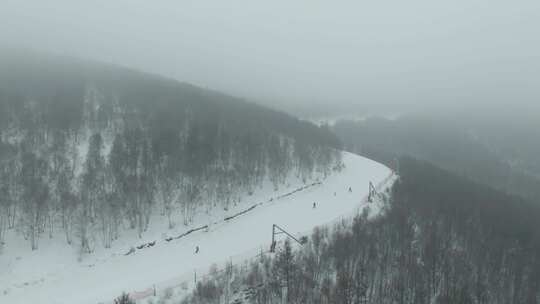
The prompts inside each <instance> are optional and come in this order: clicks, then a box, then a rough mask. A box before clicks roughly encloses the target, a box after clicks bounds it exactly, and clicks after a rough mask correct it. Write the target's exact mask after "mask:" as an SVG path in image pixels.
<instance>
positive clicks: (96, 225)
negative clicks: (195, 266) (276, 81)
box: [0, 53, 341, 252]
mask: <svg viewBox="0 0 540 304" xmlns="http://www.w3.org/2000/svg"><path fill="white" fill-rule="evenodd" d="M1 58H2V59H1V60H0V244H2V245H1V246H6V245H9V244H5V235H6V233H8V232H14V233H17V234H19V235H20V236H21V237H24V238H25V239H27V240H28V242H29V247H30V248H32V249H33V250H35V249H37V248H38V246H39V240H40V239H43V238H44V237H45V236H50V237H52V235H53V234H54V233H57V232H60V231H61V232H62V233H63V234H65V240H66V242H67V243H68V244H74V245H76V246H80V248H81V251H82V252H91V251H92V250H93V248H95V246H100V245H102V246H104V247H106V248H108V247H110V246H111V244H112V242H113V241H114V240H115V239H117V238H118V237H119V235H120V233H121V227H123V226H124V225H126V223H127V226H129V227H130V229H135V230H137V232H138V234H139V236H140V235H141V234H142V233H143V232H144V231H145V230H146V229H148V226H149V224H150V223H149V222H150V218H151V215H152V214H155V213H159V214H161V215H163V216H164V217H166V218H168V219H169V226H170V227H172V226H174V225H175V224H176V223H174V222H173V221H172V220H171V214H172V213H177V214H182V217H183V221H182V224H185V225H188V224H190V222H191V221H192V220H193V217H194V215H195V214H196V213H197V212H210V211H211V210H212V208H223V209H225V210H227V209H228V208H229V207H230V206H231V205H232V204H236V203H238V201H239V200H240V199H241V197H242V196H244V195H250V194H251V193H253V192H254V190H255V189H256V188H257V187H260V186H262V185H263V183H271V184H273V187H274V188H275V190H278V189H279V188H280V187H281V186H282V185H284V184H285V182H286V181H287V179H288V178H289V177H291V176H296V177H298V179H300V180H303V181H304V182H307V180H309V179H312V178H324V177H325V176H327V175H328V174H330V173H331V172H332V170H334V169H338V168H339V167H340V166H341V154H340V152H338V148H339V147H340V144H339V140H338V139H337V137H336V136H334V135H333V134H332V133H331V132H330V130H329V129H328V128H319V127H316V126H314V125H312V124H310V123H307V122H302V121H300V120H298V119H295V118H293V117H291V116H289V115H287V114H284V113H281V112H277V111H273V110H270V109H267V108H264V107H261V106H258V105H255V104H251V103H248V102H245V101H243V100H240V99H237V98H233V97H230V96H226V95H223V94H220V93H217V92H212V91H208V90H203V89H200V88H197V87H194V86H191V85H188V84H183V83H178V82H176V81H173V80H169V79H164V78H161V77H158V76H153V75H148V74H143V73H139V72H136V71H130V70H127V69H124V68H119V67H113V66H107V65H103V64H99V63H93V62H83V61H79V60H75V59H66V58H59V57H54V56H41V55H36V54H26V53H25V54H16V55H15V54H10V56H7V55H6V54H3V56H1ZM1 246H0V248H1Z"/></svg>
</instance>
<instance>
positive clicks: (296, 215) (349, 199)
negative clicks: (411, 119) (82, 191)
mask: <svg viewBox="0 0 540 304" xmlns="http://www.w3.org/2000/svg"><path fill="white" fill-rule="evenodd" d="M343 161H344V163H345V165H346V167H345V169H344V170H343V171H341V172H339V173H335V174H333V175H331V176H330V177H328V178H327V179H326V180H324V181H323V182H322V184H318V185H314V186H312V187H308V188H306V189H304V190H303V191H298V192H296V193H294V194H292V195H289V196H286V197H282V198H279V199H272V200H271V201H270V199H271V198H275V197H278V196H280V195H281V194H285V193H289V192H291V191H292V190H294V189H297V188H299V187H302V186H303V185H299V184H296V185H291V186H290V187H289V188H288V189H281V190H280V191H278V192H273V191H271V190H269V189H262V190H261V191H258V192H257V193H256V194H255V195H254V196H251V197H249V199H250V200H251V201H252V203H251V204H250V203H246V204H245V205H244V207H247V206H250V205H253V204H256V203H258V205H257V207H256V208H254V209H253V210H251V211H249V212H247V213H246V214H244V215H242V216H239V217H236V218H234V219H233V220H229V221H223V220H221V221H218V222H217V223H214V220H212V221H210V220H208V219H204V217H199V218H198V219H197V220H196V222H195V223H194V224H193V225H192V226H191V227H177V229H176V230H175V232H174V231H173V232H171V230H167V229H166V228H164V227H166V225H165V223H163V225H155V227H153V228H152V229H154V231H153V235H152V234H147V235H146V236H145V240H146V241H151V240H155V241H156V244H155V245H154V246H153V247H149V248H144V249H142V250H137V251H136V252H135V253H133V254H130V255H128V256H125V255H124V254H125V253H126V252H127V251H128V249H129V248H130V247H129V246H128V244H129V242H133V239H129V238H126V239H128V241H124V242H118V243H116V244H115V245H114V246H113V248H111V249H108V250H105V249H100V250H96V252H95V253H94V255H93V256H92V257H87V258H86V259H84V260H83V261H82V262H79V261H77V258H76V253H75V252H74V250H73V249H71V248H70V247H68V246H65V245H63V244H61V241H60V240H58V241H57V242H55V241H54V240H52V241H49V242H46V241H43V244H42V246H41V248H40V249H39V250H38V251H34V252H30V251H29V250H28V249H27V248H24V249H25V250H23V249H22V248H19V247H20V246H12V247H13V248H15V249H9V247H8V249H7V250H6V251H5V252H4V254H3V255H0V303H10V304H14V303H81V304H85V303H89V304H90V303H94V304H95V303H100V302H103V303H110V302H111V299H113V298H115V297H117V296H118V295H119V294H120V293H122V292H123V291H126V292H134V291H145V290H149V288H152V287H153V286H156V289H158V290H163V289H165V288H167V287H170V286H178V285H179V284H180V283H181V282H184V281H193V277H194V274H195V272H197V273H198V274H199V275H201V274H204V273H205V272H206V271H208V269H209V267H210V266H211V265H212V264H214V263H217V264H223V263H225V262H227V261H233V262H238V261H241V260H242V259H244V258H247V257H252V256H254V255H255V254H256V253H257V252H260V251H261V250H267V249H268V247H269V245H270V240H271V229H272V224H277V225H279V226H280V227H282V228H284V229H287V230H288V231H289V232H292V233H294V234H297V235H302V234H309V233H310V232H311V230H312V229H313V228H314V227H315V226H318V225H322V224H328V223H332V222H333V221H335V220H336V219H339V218H342V217H344V216H350V215H351V214H352V213H354V212H357V211H358V210H361V209H362V208H363V207H365V206H366V205H367V201H366V197H367V194H368V184H369V182H370V181H371V182H373V184H375V185H377V184H381V183H382V184H381V186H383V187H384V186H389V185H390V184H391V183H392V182H393V180H394V178H392V177H391V175H392V172H391V170H390V169H388V168H387V167H385V166H383V165H381V164H379V163H376V162H373V161H371V160H368V159H366V158H363V157H360V156H357V155H354V154H350V153H345V154H344V157H343ZM349 187H351V188H352V192H349V190H348V189H349ZM314 202H315V203H316V204H317V207H316V208H315V209H314V208H313V203H314ZM239 208H240V207H239ZM242 208H243V207H242ZM378 208H380V206H379V205H377V204H373V205H371V206H370V209H371V210H372V212H377V210H378ZM237 211H238V210H237ZM237 211H236V212H237ZM233 213H234V211H231V214H233ZM213 218H214V219H215V218H216V216H213ZM166 221H167V220H166V219H165V218H163V219H162V222H166ZM209 222H212V223H214V224H212V225H211V226H210V229H208V230H201V231H198V232H194V233H192V234H189V235H188V236H186V237H183V238H180V239H177V240H172V241H170V242H167V241H165V238H167V236H173V235H175V233H177V234H178V232H185V231H187V230H189V229H192V228H196V227H199V226H201V225H206V224H208V223H209ZM156 227H157V228H156ZM150 236H155V238H154V239H152V238H151V237H150ZM139 243H144V242H143V241H139V242H138V243H132V244H133V245H138V244H139ZM196 246H199V248H200V252H199V253H198V254H194V250H195V247H196ZM66 248H67V249H66Z"/></svg>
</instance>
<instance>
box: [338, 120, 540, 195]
mask: <svg viewBox="0 0 540 304" xmlns="http://www.w3.org/2000/svg"><path fill="white" fill-rule="evenodd" d="M469 116H473V115H471V114H469ZM469 116H466V115H461V116H452V117H437V116H435V117H425V116H415V115H405V116H402V117H400V118H397V119H395V120H387V119H383V118H371V119H367V120H365V121H358V122H352V121H341V122H339V123H337V124H336V125H335V126H334V127H333V130H334V132H335V133H336V134H337V135H338V136H339V137H340V139H341V140H342V141H343V143H344V145H345V148H346V149H347V150H349V151H352V152H354V153H358V154H361V155H364V156H367V157H369V158H372V159H375V160H377V161H379V162H382V163H385V164H387V165H389V166H394V164H395V163H394V159H396V158H399V157H401V156H411V157H414V158H417V159H421V160H425V161H429V162H431V163H433V164H436V165H437V166H439V167H441V168H444V169H446V170H448V171H450V172H453V173H455V174H458V175H461V176H464V177H467V178H470V179H472V180H474V181H477V182H479V183H482V184H485V185H488V186H491V187H494V188H496V189H499V190H501V191H503V192H507V193H512V194H514V195H518V196H522V197H524V198H526V199H528V200H531V201H534V202H538V203H540V178H539V177H540V171H539V170H538V168H539V167H540V157H539V155H540V144H539V143H538V141H535V140H531V139H532V138H535V136H534V135H533V134H532V133H534V132H536V131H537V130H538V128H539V127H540V125H539V123H538V121H539V120H538V119H533V118H531V117H529V116H528V115H524V116H523V117H522V118H517V117H510V118H509V117H498V118H497V119H495V118H492V119H488V118H482V117H478V116H475V117H474V118H473V117H469ZM531 116H534V115H531Z"/></svg>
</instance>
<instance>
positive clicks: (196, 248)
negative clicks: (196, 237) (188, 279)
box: [195, 246, 199, 254]
mask: <svg viewBox="0 0 540 304" xmlns="http://www.w3.org/2000/svg"><path fill="white" fill-rule="evenodd" d="M197 253H199V246H195V254H197Z"/></svg>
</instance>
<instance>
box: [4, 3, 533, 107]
mask: <svg viewBox="0 0 540 304" xmlns="http://www.w3.org/2000/svg"><path fill="white" fill-rule="evenodd" d="M0 20H1V25H2V26H1V27H0V43H2V44H4V45H6V46H10V47H13V46H15V47H20V46H23V47H30V48H33V49H36V50H45V51H51V52H55V53H60V54H66V55H72V56H78V57H84V58H89V59H96V60H100V61H105V62H110V63H115V64H120V65H124V66H129V67H133V68H137V69H141V70H145V71H149V72H153V73H158V74H162V75H165V76H169V77H173V78H176V79H178V80H181V81H186V82H190V83H193V84H196V85H199V86H203V87H209V88H212V89H217V90H221V91H224V92H227V93H230V94H234V95H238V96H243V97H247V98H250V99H252V100H255V101H258V102H261V103H266V104H267V105H271V106H274V107H285V108H287V109H290V110H298V109H323V110H324V108H321V107H315V105H318V106H321V105H324V106H326V107H327V108H337V109H343V110H351V109H353V108H354V109H364V110H365V109H370V108H378V109H393V110H397V111H403V110H404V109H408V108H413V109H415V108H425V107H430V108H431V107H437V108H439V107H441V106H443V107H463V106H465V105H469V106H473V107H475V106H482V105H486V104H490V105H495V106H501V105H502V106H505V107H508V106H509V105H516V106H524V105H526V106H527V107H528V108H533V107H536V106H537V105H538V104H539V103H540V1H538V0H530V1H529V0H516V1H509V0H505V1H499V0H454V1H434V0H426V1H401V0H400V1H387V0H383V1H363V0H356V1H316V0H302V1H294V0H272V1H254V0H227V1H204V0H190V1H183V0H160V1H148V0H146V1H140V0H116V1H112V0H88V1H78V0H77V1H76V0H49V1H20V0H0ZM536 109H538V108H536Z"/></svg>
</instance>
